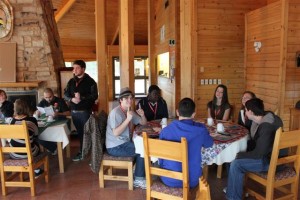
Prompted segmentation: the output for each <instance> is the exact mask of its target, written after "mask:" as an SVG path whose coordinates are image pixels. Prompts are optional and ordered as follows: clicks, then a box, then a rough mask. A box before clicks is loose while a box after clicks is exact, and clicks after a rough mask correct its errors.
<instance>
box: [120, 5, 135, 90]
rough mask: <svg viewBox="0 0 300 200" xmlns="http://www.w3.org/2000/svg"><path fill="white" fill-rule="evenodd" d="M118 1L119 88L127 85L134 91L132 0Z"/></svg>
mask: <svg viewBox="0 0 300 200" xmlns="http://www.w3.org/2000/svg"><path fill="white" fill-rule="evenodd" d="M119 2H120V20H119V22H120V34H119V43H120V66H121V67H120V70H121V74H122V76H121V77H120V82H121V88H123V87H129V88H130V89H131V91H134V69H133V68H134V51H133V47H134V27H133V26H134V24H133V0H121V1H119Z"/></svg>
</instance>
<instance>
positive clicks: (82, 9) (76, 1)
mask: <svg viewBox="0 0 300 200" xmlns="http://www.w3.org/2000/svg"><path fill="white" fill-rule="evenodd" d="M52 2H53V7H54V9H56V11H55V12H54V15H57V14H58V13H63V12H62V11H61V10H62V8H64V6H66V5H68V4H69V5H70V4H71V6H70V9H69V10H68V11H67V12H65V14H64V15H63V16H62V17H61V19H59V20H58V21H57V26H58V31H59V35H60V38H61V43H62V46H69V47H70V46H74V47H76V48H79V47H80V46H95V41H96V36H95V0H52ZM147 29H148V28H147V1H145V0H134V32H135V34H134V44H135V45H147V44H148V42H147V41H148V32H147ZM118 33H119V0H107V1H106V38H107V45H112V44H113V45H118Z"/></svg>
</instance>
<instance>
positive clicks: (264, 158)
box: [223, 98, 285, 200]
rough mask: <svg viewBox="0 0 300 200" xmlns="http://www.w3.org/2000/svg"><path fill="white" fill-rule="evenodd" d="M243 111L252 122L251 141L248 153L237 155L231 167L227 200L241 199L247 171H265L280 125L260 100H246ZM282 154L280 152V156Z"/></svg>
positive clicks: (278, 119)
mask: <svg viewBox="0 0 300 200" xmlns="http://www.w3.org/2000/svg"><path fill="white" fill-rule="evenodd" d="M245 112H246V116H247V117H248V119H249V120H251V121H252V125H251V128H250V140H249V141H248V143H247V151H246V152H240V153H238V154H237V155H236V159H235V160H234V161H232V162H231V164H230V169H229V175H228V184H227V189H226V190H223V191H224V192H226V199H230V200H236V199H242V197H243V196H242V195H243V183H244V176H245V173H246V172H263V171H268V169H269V165H270V155H271V154H272V150H273V142H274V138H275V133H276V130H277V129H278V128H279V127H282V126H283V123H282V120H281V119H280V118H279V117H278V116H276V115H275V114H274V113H273V112H266V111H265V110H264V104H263V101H262V100H261V99H259V98H254V99H250V100H248V101H247V102H246V103H245ZM284 154H285V152H284V151H282V155H284Z"/></svg>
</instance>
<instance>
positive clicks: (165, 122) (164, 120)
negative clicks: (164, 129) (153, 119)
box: [160, 118, 168, 125]
mask: <svg viewBox="0 0 300 200" xmlns="http://www.w3.org/2000/svg"><path fill="white" fill-rule="evenodd" d="M160 123H161V124H162V125H167V123H168V119H167V118H162V119H161V122H160Z"/></svg>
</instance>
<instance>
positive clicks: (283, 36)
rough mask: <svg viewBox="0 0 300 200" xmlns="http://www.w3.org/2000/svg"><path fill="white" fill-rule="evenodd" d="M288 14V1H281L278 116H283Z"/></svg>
mask: <svg viewBox="0 0 300 200" xmlns="http://www.w3.org/2000/svg"><path fill="white" fill-rule="evenodd" d="M288 13H289V0H281V33H280V61H279V63H280V65H279V71H281V73H279V87H280V92H279V94H278V95H279V97H278V115H279V116H281V114H282V115H283V112H284V105H285V104H284V100H285V84H286V82H285V79H286V59H287V58H286V57H287V35H288Z"/></svg>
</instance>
